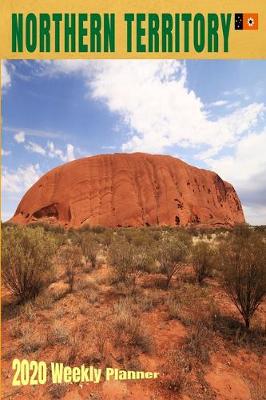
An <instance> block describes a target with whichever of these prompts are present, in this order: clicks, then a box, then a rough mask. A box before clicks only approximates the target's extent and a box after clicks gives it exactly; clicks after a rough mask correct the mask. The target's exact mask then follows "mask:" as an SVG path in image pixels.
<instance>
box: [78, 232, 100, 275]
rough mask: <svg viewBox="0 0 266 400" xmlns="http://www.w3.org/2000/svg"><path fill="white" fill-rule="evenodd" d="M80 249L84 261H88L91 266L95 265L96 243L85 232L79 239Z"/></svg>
mask: <svg viewBox="0 0 266 400" xmlns="http://www.w3.org/2000/svg"><path fill="white" fill-rule="evenodd" d="M81 249H82V253H83V255H84V257H85V260H86V263H88V262H90V264H91V267H92V268H93V269H94V268H95V267H96V261H97V253H98V244H97V243H96V242H95V241H94V240H93V239H92V237H91V236H90V235H89V234H87V235H85V236H83V237H82V239H81Z"/></svg>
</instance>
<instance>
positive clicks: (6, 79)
mask: <svg viewBox="0 0 266 400" xmlns="http://www.w3.org/2000/svg"><path fill="white" fill-rule="evenodd" d="M1 86H2V88H3V89H5V88H8V87H9V86H11V75H10V72H9V69H8V63H7V61H6V60H2V64H1Z"/></svg>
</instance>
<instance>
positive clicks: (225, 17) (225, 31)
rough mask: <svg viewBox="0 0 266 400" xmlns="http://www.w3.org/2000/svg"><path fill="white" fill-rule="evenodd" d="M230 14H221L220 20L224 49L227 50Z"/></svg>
mask: <svg viewBox="0 0 266 400" xmlns="http://www.w3.org/2000/svg"><path fill="white" fill-rule="evenodd" d="M231 17H232V15H231V14H227V15H225V14H221V20H222V30H223V36H224V51H225V52H226V53H227V52H228V39H229V32H230V24H231Z"/></svg>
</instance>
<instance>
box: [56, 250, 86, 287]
mask: <svg viewBox="0 0 266 400" xmlns="http://www.w3.org/2000/svg"><path fill="white" fill-rule="evenodd" d="M81 257H82V253H81V249H80V247H79V246H73V245H71V244H67V245H65V246H62V247H61V248H60V249H59V252H58V258H59V261H60V263H61V264H62V265H63V266H64V267H65V271H66V276H67V282H68V284H69V291H70V292H72V291H73V287H74V281H75V275H76V270H77V268H78V267H79V266H80V264H81Z"/></svg>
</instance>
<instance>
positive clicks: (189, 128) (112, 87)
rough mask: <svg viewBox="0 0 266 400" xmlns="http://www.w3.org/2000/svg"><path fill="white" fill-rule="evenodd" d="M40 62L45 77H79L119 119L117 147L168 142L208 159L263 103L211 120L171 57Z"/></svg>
mask: <svg viewBox="0 0 266 400" xmlns="http://www.w3.org/2000/svg"><path fill="white" fill-rule="evenodd" d="M40 65H41V66H42V68H43V73H47V74H49V75H56V74H73V73H78V74H79V75H81V76H83V77H84V80H85V83H86V85H87V86H88V88H89V89H88V95H90V96H92V97H93V98H94V99H95V100H99V101H102V102H103V103H104V104H105V105H106V106H107V107H108V109H109V110H110V111H111V112H114V113H117V114H118V115H119V116H120V117H121V125H122V126H121V129H124V130H125V129H126V131H127V139H126V141H125V142H124V143H123V145H122V150H123V151H129V152H131V151H148V152H157V153H163V152H165V151H167V150H168V149H169V148H170V147H171V146H174V145H178V146H180V147H188V146H189V147H194V148H195V147H200V146H202V145H205V146H206V147H207V153H206V154H205V152H204V153H203V154H202V155H200V157H201V158H205V157H206V156H207V157H210V154H211V155H214V154H217V153H218V152H219V151H220V150H221V149H222V148H223V147H225V146H231V145H233V144H234V143H236V141H237V140H238V139H239V137H240V136H241V135H243V134H245V133H246V132H248V130H249V129H250V128H252V127H253V126H255V125H256V123H257V122H258V120H259V118H260V117H261V116H262V115H263V113H264V111H265V105H264V104H262V103H255V102H253V103H250V104H249V105H247V106H245V107H237V108H236V109H235V110H234V111H233V112H232V111H228V113H227V114H226V115H225V116H223V117H219V118H217V119H216V120H211V119H210V118H209V116H208V112H207V109H208V105H204V104H203V102H202V100H201V98H200V97H198V96H197V94H196V93H195V92H194V91H193V90H190V89H189V88H188V85H187V69H186V64H185V63H184V62H181V61H177V60H130V61H128V60H104V61H95V60H94V61H82V60H64V61H49V62H47V61H46V62H44V63H42V64H40ZM237 93H240V92H239V91H237ZM224 101H225V100H224ZM220 105H221V103H220Z"/></svg>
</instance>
